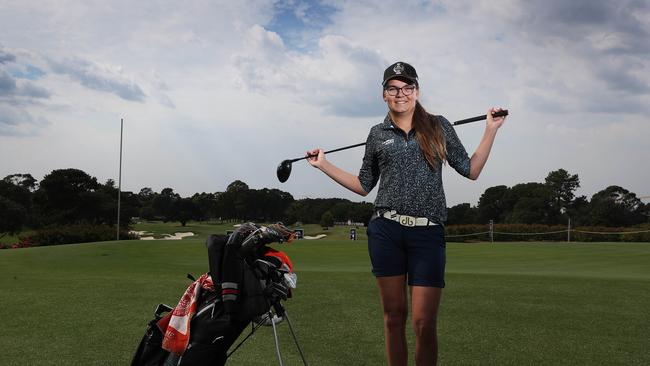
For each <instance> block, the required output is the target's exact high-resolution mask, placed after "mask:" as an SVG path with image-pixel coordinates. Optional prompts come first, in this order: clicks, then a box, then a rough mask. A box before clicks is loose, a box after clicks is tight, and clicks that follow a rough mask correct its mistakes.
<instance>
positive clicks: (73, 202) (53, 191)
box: [34, 168, 102, 224]
mask: <svg viewBox="0 0 650 366" xmlns="http://www.w3.org/2000/svg"><path fill="white" fill-rule="evenodd" d="M99 187H100V184H99V183H97V179H96V178H94V177H91V176H90V175H88V174H87V173H86V172H84V171H82V170H79V169H72V168H70V169H57V170H53V171H52V172H51V173H50V174H48V175H46V176H45V177H43V180H42V181H41V183H40V186H39V188H38V190H36V192H35V193H34V206H35V210H38V212H39V217H40V220H41V221H42V222H43V223H44V224H74V223H84V222H87V223H98V221H102V215H101V213H100V212H98V207H97V201H98V197H97V195H96V194H95V193H96V191H97V189H98V188H99Z"/></svg>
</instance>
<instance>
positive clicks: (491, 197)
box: [478, 185, 509, 223]
mask: <svg viewBox="0 0 650 366" xmlns="http://www.w3.org/2000/svg"><path fill="white" fill-rule="evenodd" d="M507 192H508V187H506V186H504V185H500V186H495V187H490V188H488V189H486V190H485V192H483V194H482V195H481V197H480V198H479V200H478V214H479V219H480V220H481V221H482V222H488V221H490V220H494V222H495V223H497V222H503V220H504V218H505V216H506V215H507V213H508V209H509V208H508V207H507V206H506V202H505V201H504V198H505V195H506V193H507Z"/></svg>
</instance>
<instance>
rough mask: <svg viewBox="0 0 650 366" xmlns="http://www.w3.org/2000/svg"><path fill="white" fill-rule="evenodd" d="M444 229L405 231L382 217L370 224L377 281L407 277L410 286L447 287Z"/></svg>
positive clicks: (371, 246) (440, 227) (370, 252)
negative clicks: (379, 278) (378, 279)
mask: <svg viewBox="0 0 650 366" xmlns="http://www.w3.org/2000/svg"><path fill="white" fill-rule="evenodd" d="M445 247H446V244H445V229H444V227H443V226H442V225H435V226H415V227H406V226H402V225H400V224H399V223H398V222H396V221H392V220H389V219H386V218H383V217H379V218H376V219H374V220H371V221H370V223H369V224H368V252H369V254H370V262H371V263H372V273H373V274H374V275H375V277H386V276H399V275H404V274H406V275H407V279H408V284H409V285H411V286H427V287H440V288H443V287H445V262H446V255H445Z"/></svg>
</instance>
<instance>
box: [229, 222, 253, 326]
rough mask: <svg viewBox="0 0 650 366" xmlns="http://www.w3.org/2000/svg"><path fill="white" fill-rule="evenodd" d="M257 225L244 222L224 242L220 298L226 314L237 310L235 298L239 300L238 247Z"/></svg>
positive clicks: (239, 266) (240, 282)
mask: <svg viewBox="0 0 650 366" xmlns="http://www.w3.org/2000/svg"><path fill="white" fill-rule="evenodd" d="M257 229H258V227H257V226H256V225H255V224H253V223H246V224H243V225H241V226H240V227H239V228H237V230H235V231H234V232H233V233H232V234H231V235H230V238H228V242H226V245H225V248H224V252H223V260H222V272H221V275H222V278H221V279H222V282H221V298H222V300H223V308H224V311H225V312H226V313H227V314H234V313H235V312H237V300H239V295H240V290H241V289H240V286H241V284H242V280H243V279H242V277H243V274H242V271H243V263H242V259H243V258H242V257H241V255H240V249H241V246H242V243H243V242H244V240H245V239H246V238H247V237H248V236H249V235H250V234H251V233H253V232H255V231H256V230H257Z"/></svg>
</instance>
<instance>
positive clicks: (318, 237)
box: [302, 234, 327, 240]
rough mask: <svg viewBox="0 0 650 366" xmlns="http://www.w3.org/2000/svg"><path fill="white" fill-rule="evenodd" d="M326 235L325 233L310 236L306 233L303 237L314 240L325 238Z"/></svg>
mask: <svg viewBox="0 0 650 366" xmlns="http://www.w3.org/2000/svg"><path fill="white" fill-rule="evenodd" d="M326 236H327V235H325V234H318V235H316V236H308V235H306V236H303V237H302V238H303V239H307V240H314V239H322V238H324V237H326Z"/></svg>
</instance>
